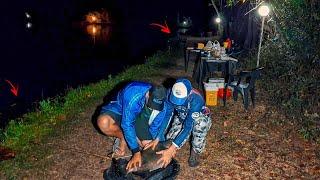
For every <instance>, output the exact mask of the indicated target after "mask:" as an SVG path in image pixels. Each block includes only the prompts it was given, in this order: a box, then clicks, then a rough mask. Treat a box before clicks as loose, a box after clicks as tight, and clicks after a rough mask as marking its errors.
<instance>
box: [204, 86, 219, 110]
mask: <svg viewBox="0 0 320 180" xmlns="http://www.w3.org/2000/svg"><path fill="white" fill-rule="evenodd" d="M218 89H219V88H218V86H217V84H216V83H210V82H209V83H205V82H204V90H205V96H206V105H207V106H216V105H218Z"/></svg>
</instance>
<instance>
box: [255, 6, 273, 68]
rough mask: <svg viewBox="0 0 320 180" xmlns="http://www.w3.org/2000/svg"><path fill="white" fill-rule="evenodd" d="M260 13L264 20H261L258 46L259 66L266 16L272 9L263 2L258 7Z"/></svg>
mask: <svg viewBox="0 0 320 180" xmlns="http://www.w3.org/2000/svg"><path fill="white" fill-rule="evenodd" d="M258 13H259V15H260V16H261V17H262V22H261V31H260V32H261V33H260V41H259V48H258V57H257V67H259V62H260V49H261V43H262V37H263V28H264V20H265V18H266V16H268V14H269V13H270V9H269V7H268V6H267V5H266V4H262V5H261V6H260V7H259V8H258Z"/></svg>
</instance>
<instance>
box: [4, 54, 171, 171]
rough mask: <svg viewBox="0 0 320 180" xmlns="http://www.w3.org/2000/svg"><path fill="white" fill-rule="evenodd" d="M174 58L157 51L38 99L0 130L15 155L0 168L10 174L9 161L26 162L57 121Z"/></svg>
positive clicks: (146, 74) (95, 102) (149, 73)
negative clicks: (98, 78)
mask: <svg viewBox="0 0 320 180" xmlns="http://www.w3.org/2000/svg"><path fill="white" fill-rule="evenodd" d="M173 58H174V55H173V54H170V52H167V51H166V52H161V51H159V52H157V53H155V54H154V55H153V56H152V57H149V58H148V59H147V61H146V62H145V63H144V64H141V65H135V66H132V67H130V68H128V69H126V70H125V71H123V72H122V73H120V74H118V75H116V76H114V77H111V75H109V76H108V77H107V79H104V80H101V81H99V82H97V83H93V84H89V85H87V86H82V87H78V88H76V89H71V90H69V91H68V92H67V93H66V94H65V95H64V96H57V97H55V98H49V99H46V100H42V101H40V102H39V105H38V109H37V110H35V111H34V112H30V113H27V114H25V115H24V116H23V117H21V118H19V119H16V120H11V121H10V123H9V124H8V126H7V128H6V129H5V130H4V131H2V132H0V133H1V137H0V138H1V145H2V146H5V147H8V148H10V149H13V150H14V151H16V152H17V156H16V158H15V159H13V160H10V161H3V162H1V163H0V169H3V170H4V172H6V173H9V174H12V173H14V172H13V171H14V170H15V169H16V167H15V168H12V167H10V165H15V166H20V167H21V168H23V167H24V166H28V165H27V164H26V163H24V161H25V160H26V158H27V157H26V154H28V151H31V150H32V147H33V146H34V144H37V142H41V140H43V139H44V138H46V137H48V136H50V134H51V133H52V132H53V131H54V129H55V128H59V124H63V123H66V122H65V121H66V120H70V119H72V117H74V116H75V114H78V113H80V112H83V111H84V110H85V109H88V108H89V107H90V106H91V107H92V106H93V105H95V104H97V102H102V99H103V97H104V96H105V95H106V94H107V93H108V92H109V91H110V90H112V89H113V88H114V87H115V86H116V85H117V84H119V83H121V82H123V81H129V80H141V79H144V78H145V77H150V76H153V75H157V74H159V73H161V72H160V71H161V68H163V67H165V66H167V65H168V64H170V60H172V59H173ZM0 175H1V173H0ZM0 177H1V176H0Z"/></svg>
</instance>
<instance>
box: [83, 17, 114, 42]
mask: <svg viewBox="0 0 320 180" xmlns="http://www.w3.org/2000/svg"><path fill="white" fill-rule="evenodd" d="M110 23H111V20H110V18H109V15H108V12H106V11H100V12H99V11H93V12H89V13H88V14H87V15H86V16H85V24H86V27H85V28H86V32H87V33H88V34H89V35H90V36H91V37H92V39H93V43H94V44H95V43H97V42H101V43H106V42H107V41H108V40H109V39H110V36H111V27H110Z"/></svg>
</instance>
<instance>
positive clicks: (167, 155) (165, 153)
mask: <svg viewBox="0 0 320 180" xmlns="http://www.w3.org/2000/svg"><path fill="white" fill-rule="evenodd" d="M176 152H177V148H176V147H175V146H174V145H171V146H170V147H169V148H168V149H166V150H162V151H159V152H157V154H162V157H161V158H160V159H159V160H158V161H157V164H161V167H162V168H165V167H167V165H168V164H169V163H170V162H171V160H172V158H173V157H174V156H175V155H176Z"/></svg>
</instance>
